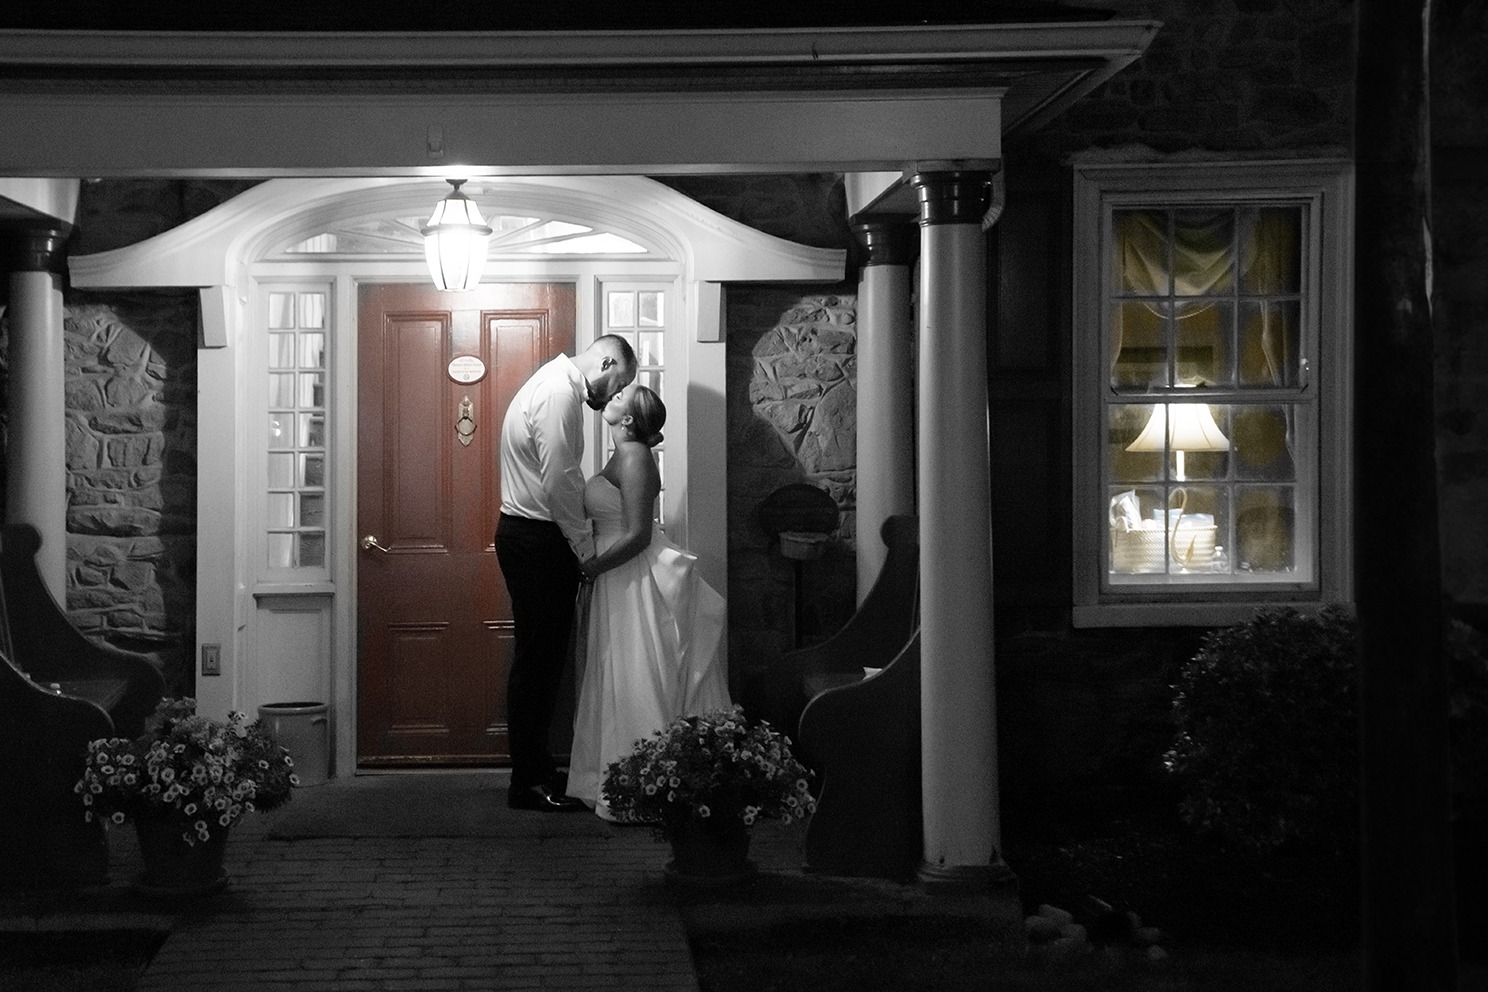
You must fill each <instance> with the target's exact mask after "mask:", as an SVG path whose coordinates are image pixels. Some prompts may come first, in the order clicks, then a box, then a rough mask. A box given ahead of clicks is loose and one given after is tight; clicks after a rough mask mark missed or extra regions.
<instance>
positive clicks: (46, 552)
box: [5, 229, 67, 610]
mask: <svg viewBox="0 0 1488 992" xmlns="http://www.w3.org/2000/svg"><path fill="white" fill-rule="evenodd" d="M12 236H14V235H12ZM19 237H20V238H21V239H22V240H23V242H24V244H22V245H21V246H20V248H21V250H20V253H19V260H17V261H14V262H12V266H13V269H12V271H11V273H10V306H9V308H8V318H9V323H10V353H9V361H10V428H9V429H10V438H9V446H8V454H7V463H6V485H5V505H6V519H7V520H8V521H10V522H12V523H26V524H30V525H32V526H33V527H35V528H36V530H37V532H38V533H39V534H40V535H41V549H40V551H38V552H37V562H36V564H37V568H38V569H39V570H40V572H41V577H42V581H44V582H45V583H46V586H47V588H48V589H49V590H50V591H51V593H52V597H53V598H54V599H56V600H57V604H58V605H59V606H61V607H62V608H63V609H64V610H65V609H66V608H67V429H66V406H65V400H64V394H63V362H62V350H63V349H62V279H61V276H59V275H57V273H56V272H53V271H51V269H53V268H55V267H56V266H57V265H59V264H60V261H61V258H62V244H63V241H64V240H65V234H64V232H63V231H61V230H57V229H35V230H28V231H25V232H22V233H21V234H20V235H19ZM11 247H12V251H14V247H15V246H11Z"/></svg>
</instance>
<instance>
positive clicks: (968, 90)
mask: <svg viewBox="0 0 1488 992" xmlns="http://www.w3.org/2000/svg"><path fill="white" fill-rule="evenodd" d="M1157 27H1158V25H1157V24H1156V23H1155V22H1150V21H1104V22H1057V23H1037V24H1026V23H1002V24H956V25H918V26H912V27H901V26H883V27H850V28H831V27H796V28H772V29H758V28H746V29H725V30H720V29H711V30H689V31H594V30H581V31H561V32H560V31H526V32H484V33H468V32H462V33H453V32H446V33H436V32H424V33H419V34H392V33H372V32H358V33H344V32H343V33H338V32H319V33H309V32H306V33H290V32H258V33H250V32H238V33H232V34H228V33H224V32H210V31H206V32H202V31H196V32H192V31H174V32H157V33H150V32H135V31H128V32H121V31H115V32H110V31H89V32H77V31H56V30H0V127H3V128H4V129H5V130H6V133H9V134H13V135H21V134H25V135H31V136H33V140H31V141H15V142H6V143H3V145H0V175H12V176H106V175H152V176H170V175H232V176H244V177H269V176H276V175H439V174H444V173H448V172H456V171H458V172H463V173H472V174H479V173H487V174H501V173H528V174H543V173H547V174H556V173H650V174H668V173H687V172H709V171H813V170H816V171H844V172H850V171H863V170H873V169H883V168H890V169H894V168H902V167H905V166H906V165H911V164H912V163H914V162H915V161H920V160H927V159H933V160H952V161H956V160H967V161H983V160H988V159H995V158H997V157H998V156H999V155H1000V148H1001V138H1002V135H1003V134H1005V133H1012V132H1016V131H1019V130H1026V129H1031V128H1036V127H1038V126H1039V125H1040V124H1041V123H1043V122H1044V121H1046V120H1048V119H1049V118H1051V117H1053V116H1055V115H1057V114H1058V113H1059V112H1061V111H1062V110H1063V109H1064V108H1065V107H1067V106H1068V105H1069V104H1070V103H1072V102H1074V101H1075V100H1076V99H1078V98H1079V97H1080V96H1081V95H1083V94H1084V93H1086V92H1088V91H1089V90H1090V89H1092V88H1094V87H1095V86H1097V85H1099V84H1100V83H1101V82H1103V81H1104V80H1105V79H1107V78H1109V77H1110V76H1111V75H1113V74H1114V73H1115V72H1117V71H1119V70H1120V69H1121V68H1122V67H1123V66H1125V65H1126V64H1128V63H1129V62H1131V61H1132V60H1133V59H1135V58H1136V57H1137V56H1138V55H1140V54H1141V52H1142V51H1143V50H1145V48H1146V46H1147V44H1148V42H1149V41H1150V39H1151V37H1152V36H1153V34H1154V33H1155V32H1156V30H1157Z"/></svg>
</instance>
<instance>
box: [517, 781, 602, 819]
mask: <svg viewBox="0 0 1488 992" xmlns="http://www.w3.org/2000/svg"><path fill="white" fill-rule="evenodd" d="M506 805H508V806H510V807H511V808H512V809H535V810H539V811H541V812H545V813H579V812H584V811H586V810H588V809H589V807H588V806H585V805H584V802H583V800H581V799H575V798H574V797H573V796H565V795H562V794H560V793H556V792H554V791H553V790H552V789H549V788H548V787H547V786H546V785H532V786H528V787H527V788H525V789H513V790H511V791H510V792H508V793H507V794H506Z"/></svg>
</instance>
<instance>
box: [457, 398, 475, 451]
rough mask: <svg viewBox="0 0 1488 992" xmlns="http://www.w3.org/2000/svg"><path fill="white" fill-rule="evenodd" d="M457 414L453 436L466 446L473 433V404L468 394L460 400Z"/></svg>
mask: <svg viewBox="0 0 1488 992" xmlns="http://www.w3.org/2000/svg"><path fill="white" fill-rule="evenodd" d="M458 414H459V415H458V417H457V419H456V420H455V436H456V437H458V438H459V439H460V443H461V444H463V445H466V446H467V447H468V446H469V444H470V436H471V435H472V434H474V433H475V404H473V403H471V402H470V397H469V396H466V397H465V398H464V399H462V400H460V409H459V411H458Z"/></svg>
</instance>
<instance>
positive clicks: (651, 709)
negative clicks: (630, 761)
mask: <svg viewBox="0 0 1488 992" xmlns="http://www.w3.org/2000/svg"><path fill="white" fill-rule="evenodd" d="M584 508H585V511H586V512H587V513H588V515H589V516H590V518H592V519H593V520H594V544H595V550H596V551H597V552H603V551H604V550H606V549H607V548H609V547H610V546H611V545H613V544H614V543H615V542H616V541H617V540H619V539H620V536H621V534H622V532H623V527H624V524H623V520H622V516H621V503H620V491H619V490H618V489H616V488H615V486H614V484H613V483H611V482H610V481H609V480H608V479H606V478H605V477H604V476H602V475H596V476H594V477H593V478H591V479H590V480H589V482H588V483H587V484H586V485H585V487H584ZM723 636H724V601H723V597H722V596H720V595H719V594H718V593H717V592H716V591H715V590H714V589H713V588H712V587H711V586H709V585H708V584H707V583H706V582H704V581H703V579H702V577H701V576H700V575H699V574H698V569H697V558H696V556H694V555H692V554H689V553H688V552H686V551H683V550H682V549H681V548H679V547H677V546H676V545H675V544H673V543H672V542H670V541H668V540H667V539H666V537H665V535H663V534H662V532H661V530H660V528H653V529H652V531H651V544H650V545H649V546H648V547H647V548H646V549H645V550H644V551H642V552H641V553H640V554H638V555H636V556H635V557H634V558H632V559H631V560H630V561H627V562H626V563H625V564H623V565H620V566H619V567H617V568H612V569H610V570H609V571H608V572H605V573H603V574H602V575H600V576H599V578H598V579H596V580H595V582H594V587H593V590H592V592H591V594H590V600H589V631H588V641H587V647H586V648H585V651H584V659H583V663H584V668H583V671H582V673H581V676H580V677H581V682H580V684H579V701H578V707H577V710H576V714H575V717H574V736H573V748H572V750H571V753H570V758H569V766H568V794H569V795H570V796H575V797H577V798H579V799H582V800H584V801H585V802H587V803H589V804H590V805H591V806H594V807H595V811H596V812H597V813H599V815H600V816H603V817H606V818H608V815H609V814H608V810H607V809H606V807H605V805H604V803H602V802H601V801H600V785H601V784H602V783H603V782H604V774H605V769H606V768H608V767H609V764H610V762H612V761H617V760H619V759H620V758H622V757H624V756H625V755H627V754H629V753H630V751H631V748H632V746H633V745H634V744H635V742H636V740H637V739H639V738H643V737H649V736H650V735H651V734H652V733H653V732H654V731H657V730H660V729H661V728H663V727H665V726H666V725H667V724H669V723H671V722H672V721H673V720H675V719H677V718H678V717H679V716H696V715H699V714H702V713H710V712H713V711H715V710H720V709H728V708H729V707H730V706H731V705H732V704H731V703H730V701H729V693H728V677H727V673H726V672H725V671H724V666H723V658H722V647H723Z"/></svg>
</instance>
